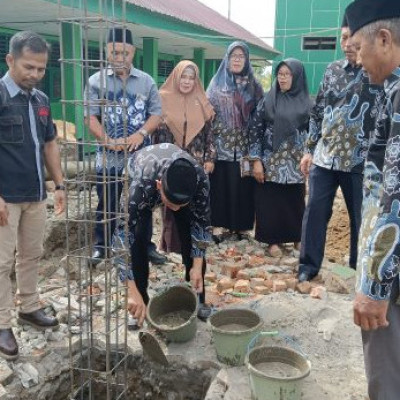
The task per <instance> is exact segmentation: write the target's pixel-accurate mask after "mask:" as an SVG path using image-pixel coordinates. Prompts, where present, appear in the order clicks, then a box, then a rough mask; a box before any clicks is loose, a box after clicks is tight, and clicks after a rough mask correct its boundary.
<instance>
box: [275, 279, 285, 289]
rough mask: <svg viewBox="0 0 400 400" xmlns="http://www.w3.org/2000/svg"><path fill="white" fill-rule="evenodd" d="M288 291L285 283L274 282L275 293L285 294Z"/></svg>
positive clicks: (278, 280)
mask: <svg viewBox="0 0 400 400" xmlns="http://www.w3.org/2000/svg"><path fill="white" fill-rule="evenodd" d="M286 289H287V286H286V283H285V281H282V280H280V279H277V280H274V281H273V284H272V291H273V292H284V291H285V290H286Z"/></svg>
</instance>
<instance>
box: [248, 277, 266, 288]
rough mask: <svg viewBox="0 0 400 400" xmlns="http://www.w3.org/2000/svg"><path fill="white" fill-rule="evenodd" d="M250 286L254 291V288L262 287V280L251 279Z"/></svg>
mask: <svg viewBox="0 0 400 400" xmlns="http://www.w3.org/2000/svg"><path fill="white" fill-rule="evenodd" d="M250 286H251V288H252V289H254V288H255V287H256V286H264V278H251V279H250ZM264 287H265V286H264Z"/></svg>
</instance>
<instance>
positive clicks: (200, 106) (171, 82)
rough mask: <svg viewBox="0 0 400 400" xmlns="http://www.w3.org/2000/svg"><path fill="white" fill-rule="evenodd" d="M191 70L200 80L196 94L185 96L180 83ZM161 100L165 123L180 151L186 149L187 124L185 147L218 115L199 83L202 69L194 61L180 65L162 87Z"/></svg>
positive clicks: (194, 88) (195, 89)
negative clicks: (187, 71) (183, 76)
mask: <svg viewBox="0 0 400 400" xmlns="http://www.w3.org/2000/svg"><path fill="white" fill-rule="evenodd" d="M187 67H191V68H192V69H193V70H194V71H195V74H196V77H195V83H194V87H193V90H192V91H191V92H190V93H187V94H183V93H181V91H180V90H179V82H180V79H181V76H182V74H183V71H184V70H185V69H186V68H187ZM160 96H161V104H162V113H163V120H164V122H165V123H166V125H167V126H168V128H169V130H170V131H171V132H172V134H173V135H174V138H175V141H176V144H177V145H178V146H179V147H183V138H184V135H185V132H184V125H185V122H186V138H185V146H187V145H188V144H189V143H190V142H191V141H192V140H193V139H194V138H195V137H196V136H197V134H198V133H199V132H200V131H201V130H202V129H203V126H204V124H205V123H206V121H209V120H210V119H212V118H213V117H214V115H215V112H214V109H213V107H212V105H211V103H210V102H209V101H208V99H207V97H206V93H205V92H204V88H203V85H202V83H201V81H200V79H199V69H198V68H197V65H196V64H195V63H193V62H192V61H188V60H183V61H181V62H179V64H178V65H177V66H176V67H175V68H174V70H173V71H172V72H171V74H170V75H169V77H168V78H167V80H166V81H165V83H164V84H163V85H162V86H161V88H160Z"/></svg>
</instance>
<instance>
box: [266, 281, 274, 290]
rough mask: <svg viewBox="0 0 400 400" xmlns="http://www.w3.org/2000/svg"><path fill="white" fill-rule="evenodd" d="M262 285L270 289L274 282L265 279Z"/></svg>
mask: <svg viewBox="0 0 400 400" xmlns="http://www.w3.org/2000/svg"><path fill="white" fill-rule="evenodd" d="M264 286H265V287H267V288H268V289H270V290H272V287H273V286H274V282H273V281H272V280H271V279H266V280H265V281H264Z"/></svg>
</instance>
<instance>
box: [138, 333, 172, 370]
mask: <svg viewBox="0 0 400 400" xmlns="http://www.w3.org/2000/svg"><path fill="white" fill-rule="evenodd" d="M139 341H140V344H141V345H142V348H143V352H144V353H145V354H146V355H147V356H148V357H149V358H150V360H151V361H154V362H156V363H158V364H161V365H163V366H164V367H166V366H168V360H167V357H166V356H165V354H164V352H163V350H162V348H161V346H160V343H159V342H158V340H157V339H156V338H155V336H154V335H153V334H151V333H150V332H146V331H141V332H139Z"/></svg>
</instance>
